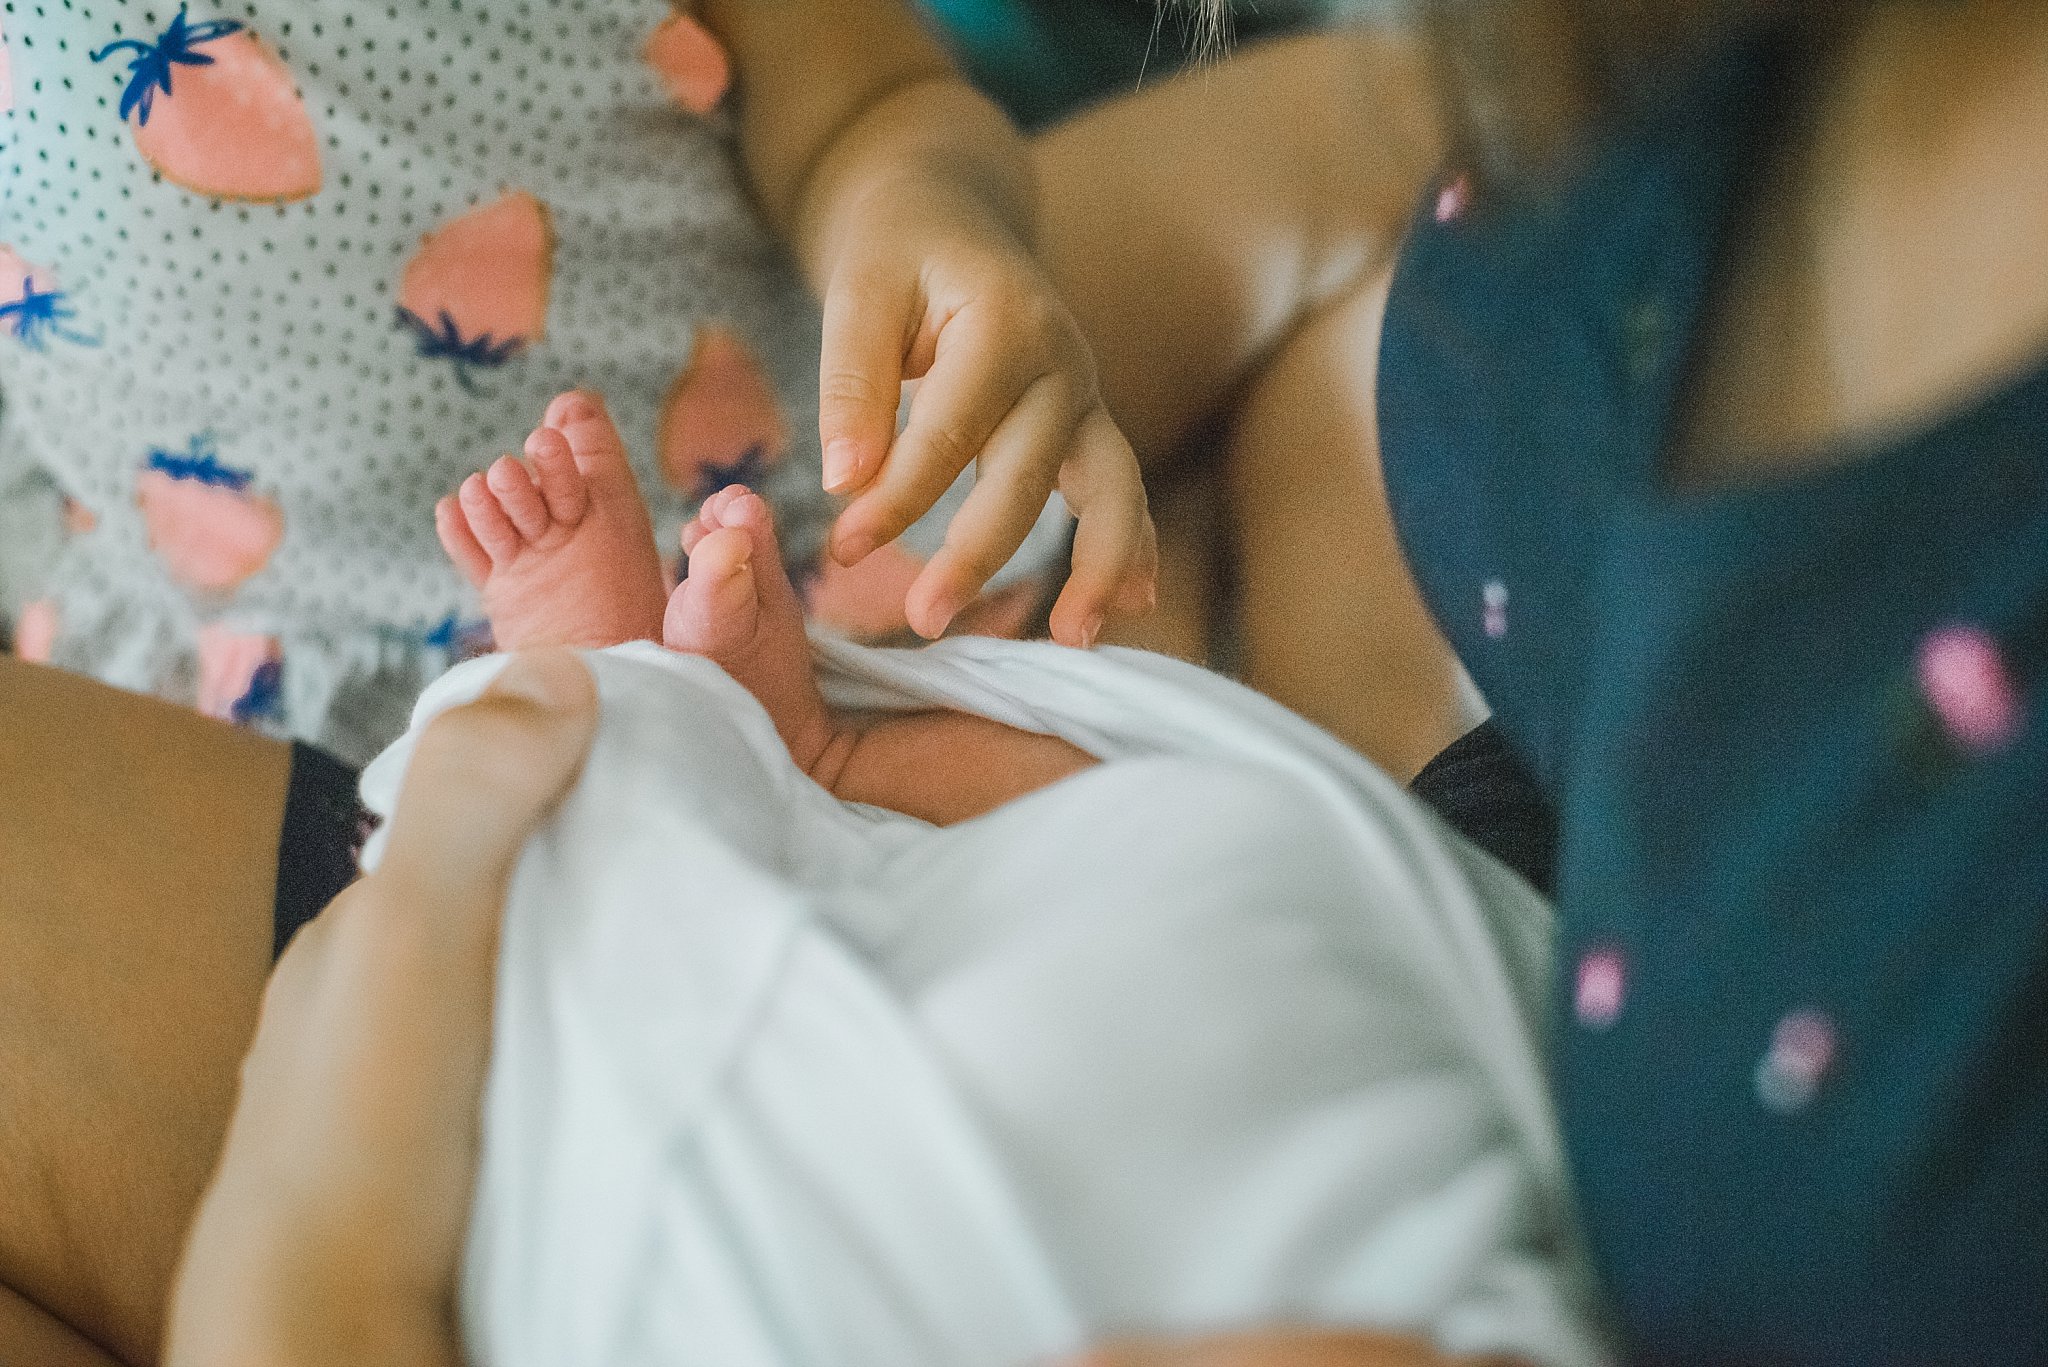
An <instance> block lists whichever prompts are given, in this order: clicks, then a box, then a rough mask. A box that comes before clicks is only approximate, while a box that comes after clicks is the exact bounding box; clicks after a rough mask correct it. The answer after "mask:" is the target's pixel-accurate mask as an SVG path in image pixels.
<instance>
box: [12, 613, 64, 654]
mask: <svg viewBox="0 0 2048 1367" xmlns="http://www.w3.org/2000/svg"><path fill="white" fill-rule="evenodd" d="M56 649H57V605H56V604H55V603H53V602H51V601H50V600H49V599H47V598H38V599H37V600H36V601H35V602H33V603H28V604H24V605H23V607H22V609H21V616H20V617H18V618H17V619H16V620H15V623H14V653H15V654H16V655H18V656H20V657H21V658H22V659H24V660H27V661H28V662H29V663H30V664H39V665H41V664H48V663H49V662H50V656H51V655H52V654H54V653H55V652H56Z"/></svg>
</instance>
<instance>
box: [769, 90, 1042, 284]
mask: <svg viewBox="0 0 2048 1367" xmlns="http://www.w3.org/2000/svg"><path fill="white" fill-rule="evenodd" d="M913 198H914V199H917V200H919V201H920V202H921V205H922V206H924V207H930V208H937V209H939V210H941V211H943V210H944V208H945V207H946V206H948V205H950V206H952V207H953V208H954V209H955V210H956V211H959V212H964V213H966V214H968V215H970V216H972V217H974V218H975V219H977V220H978V221H979V222H980V223H982V224H983V225H997V226H1000V227H1001V228H1002V229H1003V230H1004V231H1006V232H1007V233H1009V234H1010V235H1011V236H1013V237H1014V238H1015V239H1016V240H1017V242H1018V243H1019V245H1020V246H1022V247H1023V248H1025V249H1026V250H1030V248H1031V245H1032V242H1033V238H1034V237H1035V234H1036V219H1037V185H1036V181H1035V179H1034V172H1033V163H1032V159H1031V156H1030V149H1029V145H1028V144H1027V143H1026V142H1025V140H1024V138H1023V136H1022V135H1021V134H1020V133H1018V132H1017V130H1016V128H1015V127H1014V126H1013V125H1012V124H1011V123H1010V121H1009V120H1008V118H1006V117H1005V116H1004V115H1003V114H1002V112H1001V111H1000V110H998V109H997V108H996V107H995V106H994V105H993V104H991V103H990V102H989V101H988V100H987V98H986V97H984V96H982V95H981V94H979V93H978V92H976V91H975V90H973V89H972V88H970V87H969V86H967V85H966V84H965V83H964V82H962V81H961V80H959V79H958V78H957V77H955V76H952V75H950V74H927V75H923V76H919V77H916V78H914V79H910V80H907V81H905V82H903V83H901V84H899V85H896V86H894V87H892V88H891V89H890V90H888V91H887V92H885V93H883V94H882V95H880V96H879V97H878V98H877V99H875V100H874V101H872V102H870V103H869V104H868V105H866V106H864V107H863V108H862V109H861V110H860V111H859V112H858V113H857V114H855V115H854V116H852V117H851V118H849V119H848V120H847V122H846V123H845V124H844V125H842V126H841V128H840V130H839V131H838V133H837V134H836V135H835V136H834V137H833V138H832V139H831V140H830V141H829V142H828V143H827V144H826V145H825V147H824V148H823V150H822V151H821V152H820V153H819V155H818V157H817V159H816V160H815V161H814V162H813V164H812V166H811V168H810V170H809V173H808V174H807V175H806V176H805V177H804V178H803V179H802V181H801V182H800V183H799V184H798V187H797V191H796V195H795V198H794V200H793V202H792V206H791V209H790V213H789V224H790V239H791V242H792V243H793V244H794V246H795V248H796V250H797V253H798V255H799V257H800V258H801V260H802V261H803V264H804V266H805V268H806V269H807V271H808V272H809V274H810V276H811V279H812V280H813V282H814V283H816V284H817V285H818V286H819V287H820V288H823V286H824V284H825V283H826V282H827V281H829V280H830V279H831V278H832V272H833V267H834V266H835V265H836V263H837V261H838V259H839V257H840V255H841V254H842V253H843V251H844V250H845V248H846V246H847V244H848V243H849V242H850V241H852V240H853V239H854V237H855V236H856V233H855V232H854V231H853V229H854V228H855V227H856V225H859V224H861V223H863V222H865V221H871V220H872V218H873V216H874V215H875V214H876V213H877V211H878V210H879V211H882V212H887V211H888V210H889V209H891V208H893V206H894V205H895V204H897V203H900V202H904V201H906V200H909V199H913Z"/></svg>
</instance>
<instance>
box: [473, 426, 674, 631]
mask: <svg viewBox="0 0 2048 1367" xmlns="http://www.w3.org/2000/svg"><path fill="white" fill-rule="evenodd" d="M434 526H435V529H436V530H437V531H438V532H439V533H440V536H441V545H442V547H443V548H444V549H445V550H446V551H447V552H448V558H449V559H451V560H453V561H454V562H455V564H456V566H457V567H458V568H459V569H461V571H462V572H463V574H465V575H466V576H468V578H469V581H470V582H471V583H472V584H475V585H476V586H477V587H478V588H479V589H481V590H482V591H483V598H484V610H485V612H486V613H488V614H489V616H490V619H491V630H492V633H493V634H494V635H495V636H496V638H497V642H498V645H499V648H500V649H504V650H524V649H528V648H531V647H538V646H590V647H596V646H609V645H617V644H619V643H620V642H621V641H652V640H655V639H657V638H658V637H659V636H660V634H661V622H662V600H663V596H664V594H665V593H666V588H665V586H664V584H663V581H662V576H661V562H660V557H659V556H658V555H657V554H656V552H655V548H654V525H653V523H652V522H650V521H649V520H648V516H647V505H646V503H644V502H643V501H642V500H641V498H640V488H639V486H638V485H637V484H636V483H635V482H634V480H633V469H632V466H631V465H629V464H628V463H627V461H626V448H625V444H624V443H623V442H622V441H621V440H620V439H619V433H618V429H617V428H616V427H614V426H612V421H611V419H610V418H609V417H608V416H606V414H605V411H604V408H603V407H602V405H601V404H599V402H598V401H597V400H596V399H595V398H593V397H591V396H590V395H587V394H581V393H568V394H563V395H560V396H559V397H557V398H556V399H555V401H554V402H553V403H551V404H549V405H548V411H547V416H546V417H545V418H543V419H542V420H541V425H540V426H539V427H538V428H536V429H534V433H533V435H532V436H530V437H528V438H527V439H526V461H525V462H522V461H519V460H516V459H514V458H513V457H511V456H505V457H503V458H502V459H500V460H499V461H497V463H495V464H494V465H492V466H491V468H490V469H489V470H488V471H485V472H484V473H481V474H475V475H471V476H470V477H469V478H468V479H466V480H464V481H463V483H462V488H461V489H460V490H459V491H457V493H456V495H455V496H454V497H453V498H444V499H442V500H441V501H440V503H439V504H437V505H436V506H435V508H434Z"/></svg>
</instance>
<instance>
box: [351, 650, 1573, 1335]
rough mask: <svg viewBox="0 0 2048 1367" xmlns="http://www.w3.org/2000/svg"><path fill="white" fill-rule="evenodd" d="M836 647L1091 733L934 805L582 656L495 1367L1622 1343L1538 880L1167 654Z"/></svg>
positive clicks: (500, 1232) (846, 697)
mask: <svg viewBox="0 0 2048 1367" xmlns="http://www.w3.org/2000/svg"><path fill="white" fill-rule="evenodd" d="M819 658H820V666H821V670H822V673H823V679H824V683H825V686H826V691H827V694H828V696H829V697H831V698H832V699H833V700H834V702H835V703H837V704H839V705H843V706H858V707H864V708H873V709H881V710H904V709H911V708H919V707H927V706H931V705H934V704H939V705H945V706H950V707H956V708H959V709H962V710H966V711H972V712H979V713H982V714H984V715H987V716H991V717H994V718H996V719H998V720H1001V721H1004V722H1008V723H1010V724H1012V725H1015V726H1019V727H1023V728H1026V729H1029V730H1034V731H1042V732H1047V733H1051V734H1056V735H1059V736H1063V737H1065V738H1066V739H1068V740H1070V741H1071V742H1073V743H1074V744H1076V745H1078V746H1080V747H1082V748H1083V749H1085V750H1088V751H1090V752H1092V753H1094V754H1096V755H1098V756H1101V757H1102V758H1103V759H1104V760H1105V761H1106V762H1105V763H1104V764H1102V765H1100V766H1098V767H1097V768H1094V769H1091V770H1089V771H1088V772H1086V773H1084V774H1081V775H1079V776H1077V777H1075V778H1073V779H1070V780H1068V781H1066V782H1063V783H1060V784H1057V785H1055V786H1053V787H1051V788H1048V789H1045V790H1043V791H1041V792H1038V793H1035V794H1032V795H1030V796H1029V797H1026V798H1023V799H1021V800H1019V801H1017V802H1013V803H1011V804H1009V805H1008V806H1006V807H1004V808H1002V809H1000V810H999V811H997V812H994V813H991V814H990V815H988V816H985V817H983V818H980V819H978V820H975V821H971V822H966V823H963V824H961V825H958V826H955V827H952V828H949V829H944V830H941V829H938V828H934V827H932V826H929V825H926V824H924V823H922V822H919V821H916V820H914V819H912V818H909V817H905V816H900V815H897V814H895V813H888V812H880V811H876V810H874V809H870V808H864V807H858V806H853V805H850V804H846V803H842V802H840V801H838V800H837V799H835V798H833V797H831V796H830V795H829V794H827V793H826V792H824V791H823V790H822V789H820V788H818V787H817V786H816V785H814V784H812V783H811V782H810V781H809V780H808V779H807V778H806V777H805V776H804V775H803V774H802V773H800V772H799V771H798V770H797V769H796V768H795V767H794V766H793V765H792V763H791V762H790V760H789V757H788V754H787V752H786V751H785V750H784V748H783V746H782V744H781V742H780V741H779V740H778V738H777V736H776V734H775V730H774V728H773V726H772V724H771V723H770V722H769V720H768V717H767V715H766V714H765V713H764V712H762V711H761V710H760V708H759V707H758V705H756V704H755V703H754V701H753V699H752V698H751V697H750V696H749V695H748V694H746V693H745V692H744V690H742V689H741V688H740V687H739V686H738V685H737V684H735V683H733V681H732V680H731V679H730V678H728V677H727V676H726V675H725V674H724V673H723V672H722V671H720V670H719V669H717V668H716V667H715V666H713V665H711V664H709V663H707V662H705V661H703V660H698V659H693V658H689V657H685V656H677V655H673V654H670V653H668V652H666V651H663V650H660V649H658V648H656V647H653V646H648V645H634V646H623V647H618V648H616V649H613V650H608V651H603V652H597V653H594V654H591V655H589V656H588V657H587V659H588V660H589V663H590V665H591V667H592V669H593V671H594V673H595V675H596V677H597V681H598V688H599V693H600V696H601V698H602V720H601V722H600V725H599V727H598V732H597V740H596V744H595V748H594V749H593V751H592V754H591V757H590V760H589V763H588V766H587V767H586V769H585V772H584V775H583V777H582V779H581V781H580V783H579V784H578V786H577V788H576V789H575V791H574V792H573V793H572V794H571V795H570V797H569V798H568V799H567V801H565V802H564V804H563V805H562V807H561V810H560V812H559V813H558V814H557V815H556V816H555V817H554V818H553V819H552V820H551V821H550V822H549V823H548V825H547V826H546V827H545V828H544V829H543V830H542V832H541V833H540V834H539V835H538V836H537V837H535V839H534V840H533V842H532V843H531V845H530V846H529V847H528V850H527V852H526V854H525V856H524V859H523V861H522V863H521V864H520V867H519V870H518V873H517V876H516V878H515V880H514V883H513V887H512V892H511V895H510V898H509V902H508V905H507V908H506V920H505V931H504V940H503V958H502V962H501V965H500V970H499V987H498V1003H497V1021H496V1053H495V1058H494V1061H493V1065H492V1071H491V1076H490V1081H489V1084H488V1089H487V1094H486V1098H485V1114H484V1153H483V1161H482V1169H481V1175H480V1177H479V1181H478V1186H477V1193H476V1204H475V1209H474V1214H473V1217H472V1224H471V1229H470V1237H469V1243H468V1249H467V1253H466V1266H465V1270H464V1280H463V1284H462V1304H461V1312H462V1322H463V1326H464V1332H465V1336H466V1340H467V1343H468V1347H469V1352H470V1355H471V1358H472V1360H473V1361H475V1362H477V1363H479V1364H488V1367H581V1365H583V1364H589V1365H590V1367H598V1365H599V1364H602V1365H603V1367H628V1365H638V1364H650V1365H652V1364H662V1367H677V1365H681V1364H704V1367H828V1365H830V1367H869V1365H872V1367H1023V1364H1028V1363H1032V1362H1035V1361H1038V1360H1040V1359H1042V1358H1044V1357H1046V1356H1048V1355H1050V1354H1053V1353H1056V1352H1059V1351H1065V1350H1071V1349H1073V1348H1076V1347H1078V1346H1081V1345H1085V1344H1087V1343H1090V1342H1093V1341H1096V1340H1097V1339H1100V1338H1102V1337H1104V1336H1107V1335H1111V1334H1122V1333H1131V1332H1140V1331H1162V1330H1171V1331H1197V1330H1203V1329H1209V1328H1217V1327H1229V1326H1240V1325H1255V1324H1265V1323H1273V1322H1280V1321H1285V1322H1294V1323H1301V1322H1317V1323H1336V1324H1343V1325H1365V1326H1380V1327H1390V1328H1412V1329H1419V1330H1422V1331H1425V1332H1428V1333H1430V1334H1432V1335H1434V1336H1435V1337H1436V1339H1437V1340H1438V1342H1439V1343H1441V1344H1442V1345H1443V1346H1444V1347H1446V1348H1447V1349H1451V1350H1454V1351H1474V1352H1476V1351H1489V1350H1492V1351H1506V1352H1511V1353H1515V1354H1518V1355H1522V1356H1524V1357H1526V1358H1528V1359H1530V1360H1531V1361H1534V1362H1539V1363H1556V1364H1578V1363H1595V1362H1600V1361H1603V1360H1604V1352H1603V1348H1602V1346H1601V1340H1600V1338H1599V1336H1598V1332H1597V1329H1596V1327H1595V1325H1594V1323H1593V1315H1592V1309H1591V1304H1592V1298H1591V1295H1590V1292H1589V1289H1588V1287H1589V1282H1588V1279H1587V1278H1586V1277H1585V1276H1584V1274H1583V1272H1582V1270H1581V1264H1580V1262H1579V1260H1578V1259H1577V1258H1576V1257H1575V1255H1574V1253H1573V1247H1574V1244H1573V1240H1572V1237H1571V1235H1570V1232H1569V1230H1570V1219H1569V1214H1568V1201H1567V1199H1566V1197H1565V1194H1564V1192H1565V1186H1564V1179H1563V1174H1562V1160H1561V1157H1560V1154H1559V1149H1558V1141H1557V1138H1556V1132H1555V1122H1554V1118H1553V1116H1552V1114H1551V1111H1550V1108H1549V1102H1548V1100H1547V1098H1546V1095H1545V1091H1544V1086H1543V1080H1542V1072H1541V1061H1540V1047H1539V1044H1540V1042H1539V1037H1538V1023H1539V1020H1540V1013H1539V1009H1538V995H1539V990H1538V984H1539V983H1540V981H1541V977H1542V974H1543V971H1544V962H1545V957H1546V954H1547V951H1548V943H1549V931H1550V926H1549V913H1548V909H1547V907H1546V906H1545V904H1544V903H1543V902H1542V901H1541V900H1540V899H1539V898H1537V897H1536V896H1535V895H1534V894H1533V893H1531V892H1530V891H1529V890H1528V888H1527V887H1526V886H1524V885H1523V884H1522V883H1521V882H1520V881H1519V880H1517V879H1515V878H1514V877H1513V876H1512V875H1510V874H1508V873H1506V872H1505V871H1504V870H1502V869H1501V868H1500V867H1499V866H1497V865H1495V864H1494V863H1492V861H1490V860H1488V859H1487V858H1486V857H1485V856H1483V855H1481V854H1478V853H1477V852H1475V851H1472V850H1470V849H1469V848H1467V847H1466V846H1464V845H1463V844H1462V843H1460V842H1458V841H1456V840H1455V839H1454V838H1452V837H1450V836H1448V835H1447V833H1446V832H1445V831H1444V830H1443V829H1442V828H1441V827H1440V826H1439V825H1438V824H1437V823H1436V822H1435V821H1434V820H1433V819H1432V818H1430V817H1429V816H1428V815H1427V814H1426V813H1424V812H1423V811H1422V809H1421V808H1420V807H1419V806H1417V805H1416V804H1415V803H1414V802H1412V801H1411V800H1410V799H1409V798H1408V797H1407V795H1406V794H1404V793H1403V792H1401V791H1400V789H1399V788H1398V787H1397V786H1396V785H1395V784H1394V783H1393V782H1391V781H1390V780H1389V779H1387V778H1386V777H1385V776H1383V775H1381V774H1380V773H1379V772H1378V771H1376V770H1374V769H1373V768H1371V767H1370V766H1369V765H1367V764H1365V763H1364V762H1363V761H1362V760H1360V759H1359V758H1358V757H1357V756H1355V755H1353V754H1352V753H1351V752H1350V751H1348V750H1346V749H1345V748H1344V747H1343V746H1341V745H1340V744H1339V743H1337V742H1336V741H1335V740H1333V739H1332V738H1330V737H1329V736H1327V735H1325V734H1324V733H1322V732H1320V731H1318V730H1316V729H1315V728H1314V727H1312V726H1310V725H1308V724H1307V723H1305V722H1303V721H1301V720H1299V719H1298V718H1295V717H1294V716H1292V715H1291V714H1289V713H1287V712H1286V711H1284V710H1282V709H1281V708H1279V707H1277V706H1276V705H1274V704H1272V703H1270V702H1267V701H1266V700H1264V699H1262V698H1259V697H1257V696H1256V695H1254V694H1252V693H1250V692H1248V691H1246V690H1244V689H1241V688H1239V687H1237V686H1236V685H1234V684H1231V683H1229V682H1227V681H1225V680H1222V679H1220V678H1217V677H1215V676H1213V675H1209V674H1206V673H1203V672H1202V671H1199V670H1195V669H1193V668H1190V667H1188V666H1184V665H1180V664H1177V663H1175V662H1172V661H1169V660H1165V659H1163V658H1160V657H1155V656H1147V655H1140V654H1136V653H1133V652H1125V651H1099V652H1095V653H1093V654H1083V653H1080V652H1075V651H1068V650H1063V649H1060V648H1058V647H1052V646H1044V645H1020V644H1016V643H1011V642H994V641H984V640H974V639H963V640H956V641H949V642H945V643H943V644H941V645H939V646H936V647H933V648H931V649H928V650H925V651H920V652H894V651H872V650H863V649H860V648H857V647H851V646H846V645H842V644H837V643H830V642H820V643H819ZM497 665H498V661H497V660H480V661H476V662H473V663H472V664H470V665H466V666H463V667H462V668H460V669H458V670H456V671H454V672H453V673H451V674H450V675H448V676H447V677H446V678H444V679H443V680H442V681H441V682H440V683H438V684H437V685H435V687H434V688H432V689H431V690H429V692H428V693H427V695H426V696H425V697H424V698H423V699H422V700H421V702H420V705H419V708H418V711H417V713H416V715H415V720H414V730H413V732H412V733H411V735H416V734H417V732H418V729H419V726H420V725H421V724H423V723H424V721H425V720H426V719H427V718H429V717H431V716H432V715H433V714H434V713H436V712H438V711H440V710H442V709H444V708H446V707H449V706H452V705H454V704H456V703H459V702H463V701H466V700H468V699H469V698H471V697H474V696H475V695H476V693H477V692H479V691H480V690H481V689H482V688H483V687H484V686H485V684H486V683H488V681H489V679H490V677H491V676H492V675H493V673H494V672H495V669H496V668H497ZM411 735H409V736H408V737H407V738H406V739H405V740H401V741H400V742H399V743H398V744H397V745H395V746H394V747H393V748H392V749H391V750H390V751H388V752H386V754H385V755H384V756H383V757H382V758H381V759H380V760H379V761H378V762H377V763H376V764H375V765H374V766H372V768H371V770H370V771H369V772H368V773H367V774H366V776H365V778H364V783H363V787H364V794H365V798H366V800H367V801H368V802H369V803H370V805H371V806H372V807H373V808H374V809H375V810H378V811H379V812H384V813H388V812H389V810H390V807H391V803H392V800H393V798H394V797H395V794H396V792H397V788H398V783H399V780H400V778H401V776H402V770H403V767H404V763H405V759H406V756H407V755H408V754H409V753H410V745H411V743H412V742H411Z"/></svg>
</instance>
